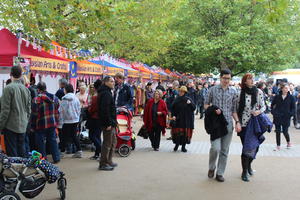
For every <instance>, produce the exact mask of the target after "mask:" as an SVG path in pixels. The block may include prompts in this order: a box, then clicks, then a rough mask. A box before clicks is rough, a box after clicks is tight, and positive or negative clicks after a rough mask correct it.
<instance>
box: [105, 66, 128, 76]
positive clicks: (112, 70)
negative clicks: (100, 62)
mask: <svg viewBox="0 0 300 200" xmlns="http://www.w3.org/2000/svg"><path fill="white" fill-rule="evenodd" d="M118 72H122V73H124V70H123V69H120V68H115V67H106V71H105V75H109V76H114V75H115V74H116V73H118Z"/></svg>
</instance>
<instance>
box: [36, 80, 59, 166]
mask: <svg viewBox="0 0 300 200" xmlns="http://www.w3.org/2000/svg"><path fill="white" fill-rule="evenodd" d="M37 89H38V96H37V97H35V98H34V100H33V102H32V117H31V129H32V130H33V132H34V134H35V139H36V144H37V150H38V151H39V152H40V153H41V154H42V155H43V157H44V158H47V153H46V144H49V145H50V152H51V154H52V158H53V162H54V163H58V162H59V161H60V154H59V150H58V144H57V141H56V131H55V129H56V128H57V125H58V122H59V114H58V108H59V100H58V98H57V97H56V96H55V95H54V94H50V93H48V92H47V90H46V89H47V87H46V84H45V83H44V82H40V83H38V85H37Z"/></svg>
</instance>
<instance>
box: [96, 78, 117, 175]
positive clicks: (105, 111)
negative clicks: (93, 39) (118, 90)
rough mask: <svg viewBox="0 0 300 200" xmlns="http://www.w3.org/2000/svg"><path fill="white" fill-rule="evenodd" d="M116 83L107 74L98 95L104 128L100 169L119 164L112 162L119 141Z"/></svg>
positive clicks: (108, 168) (100, 115) (101, 123)
mask: <svg viewBox="0 0 300 200" xmlns="http://www.w3.org/2000/svg"><path fill="white" fill-rule="evenodd" d="M114 85H115V81H114V79H113V78H112V77H111V76H106V77H105V78H104V79H103V85H102V86H101V87H100V89H99V96H98V108H99V110H101V112H99V119H100V120H99V123H100V126H101V127H102V130H103V144H102V148H101V158H100V165H99V170H105V171H111V170H113V169H114V167H117V164H116V163H113V162H112V155H113V153H114V151H115V145H116V142H117V138H116V127H117V113H116V106H115V101H114V98H113V95H112V90H113V89H114Z"/></svg>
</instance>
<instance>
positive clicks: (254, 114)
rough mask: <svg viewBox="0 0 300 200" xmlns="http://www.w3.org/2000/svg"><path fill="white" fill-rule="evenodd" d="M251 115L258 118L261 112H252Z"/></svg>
mask: <svg viewBox="0 0 300 200" xmlns="http://www.w3.org/2000/svg"><path fill="white" fill-rule="evenodd" d="M251 114H252V115H253V116H254V117H256V116H258V115H260V111H259V110H256V111H252V112H251Z"/></svg>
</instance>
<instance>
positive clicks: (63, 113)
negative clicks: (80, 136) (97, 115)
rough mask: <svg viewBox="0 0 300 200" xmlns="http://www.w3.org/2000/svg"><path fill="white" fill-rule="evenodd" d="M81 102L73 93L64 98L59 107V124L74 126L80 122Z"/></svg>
mask: <svg viewBox="0 0 300 200" xmlns="http://www.w3.org/2000/svg"><path fill="white" fill-rule="evenodd" d="M80 110H81V108H80V102H79V99H78V98H77V97H76V95H75V94H73V93H68V94H66V95H65V96H63V98H62V101H61V104H60V106H59V109H58V111H59V118H60V119H59V124H60V127H61V126H62V125H63V124H74V123H78V122H79V118H80Z"/></svg>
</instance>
